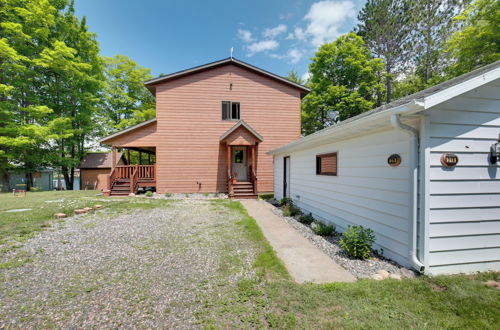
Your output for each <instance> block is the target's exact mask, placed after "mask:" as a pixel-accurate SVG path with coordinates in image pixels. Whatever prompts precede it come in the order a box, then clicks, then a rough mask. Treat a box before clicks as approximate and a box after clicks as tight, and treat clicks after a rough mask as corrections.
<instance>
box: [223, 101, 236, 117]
mask: <svg viewBox="0 0 500 330" xmlns="http://www.w3.org/2000/svg"><path fill="white" fill-rule="evenodd" d="M222 119H223V120H239V119H240V103H239V102H231V101H222Z"/></svg>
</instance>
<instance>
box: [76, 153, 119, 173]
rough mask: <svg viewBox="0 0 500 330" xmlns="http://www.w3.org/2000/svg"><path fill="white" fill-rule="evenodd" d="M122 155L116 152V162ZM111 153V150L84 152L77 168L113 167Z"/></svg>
mask: <svg viewBox="0 0 500 330" xmlns="http://www.w3.org/2000/svg"><path fill="white" fill-rule="evenodd" d="M122 157H123V153H121V152H117V153H116V161H117V162H118V161H119V160H120V159H121V158H122ZM112 165H113V153H111V152H90V153H88V154H86V155H85V156H84V157H83V158H82V160H81V161H80V165H78V168H80V169H82V168H83V169H85V168H87V169H90V168H111V167H113V166H112Z"/></svg>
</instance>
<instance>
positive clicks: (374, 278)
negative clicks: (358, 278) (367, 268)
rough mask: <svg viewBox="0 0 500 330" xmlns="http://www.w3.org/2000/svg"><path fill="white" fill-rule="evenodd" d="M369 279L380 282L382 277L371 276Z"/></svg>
mask: <svg viewBox="0 0 500 330" xmlns="http://www.w3.org/2000/svg"><path fill="white" fill-rule="evenodd" d="M371 279H372V280H376V281H382V280H383V279H384V277H382V275H380V274H373V275H372V276H371Z"/></svg>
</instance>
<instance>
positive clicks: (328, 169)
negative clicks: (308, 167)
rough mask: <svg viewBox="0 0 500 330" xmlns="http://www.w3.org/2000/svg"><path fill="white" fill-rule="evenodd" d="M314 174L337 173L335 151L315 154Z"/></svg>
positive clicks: (334, 174)
mask: <svg viewBox="0 0 500 330" xmlns="http://www.w3.org/2000/svg"><path fill="white" fill-rule="evenodd" d="M316 175H333V176H336V175H337V153H336V152H333V153H329V154H323V155H317V156H316Z"/></svg>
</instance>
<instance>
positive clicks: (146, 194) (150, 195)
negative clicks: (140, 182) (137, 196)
mask: <svg viewBox="0 0 500 330" xmlns="http://www.w3.org/2000/svg"><path fill="white" fill-rule="evenodd" d="M144 195H145V196H146V197H153V192H152V191H151V190H148V191H146V193H145V194H144Z"/></svg>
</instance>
